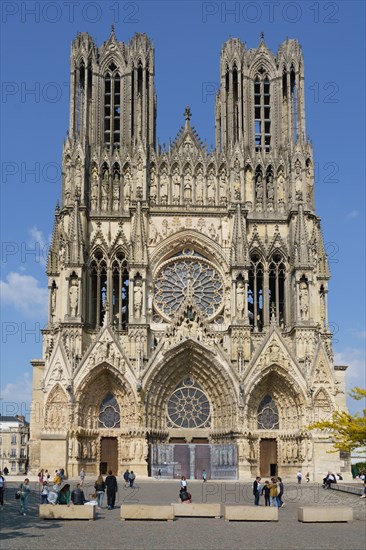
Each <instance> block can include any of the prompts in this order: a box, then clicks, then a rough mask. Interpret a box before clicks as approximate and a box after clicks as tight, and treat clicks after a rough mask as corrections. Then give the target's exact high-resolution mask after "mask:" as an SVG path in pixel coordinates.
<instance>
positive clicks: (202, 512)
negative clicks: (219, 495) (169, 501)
mask: <svg viewBox="0 0 366 550" xmlns="http://www.w3.org/2000/svg"><path fill="white" fill-rule="evenodd" d="M172 506H173V508H174V514H175V516H176V517H183V518H220V517H221V516H222V514H221V504H220V503H217V504H207V503H200V502H197V503H195V502H193V503H192V502H191V503H189V504H181V503H179V504H173V505H172Z"/></svg>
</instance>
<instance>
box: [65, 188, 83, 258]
mask: <svg viewBox="0 0 366 550" xmlns="http://www.w3.org/2000/svg"><path fill="white" fill-rule="evenodd" d="M83 261H84V239H83V228H82V223H81V217H80V210H79V197H75V202H74V208H73V211H72V213H71V218H70V230H69V242H68V262H69V263H70V264H71V265H81V264H82V263H83Z"/></svg>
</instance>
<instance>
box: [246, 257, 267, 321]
mask: <svg viewBox="0 0 366 550" xmlns="http://www.w3.org/2000/svg"><path fill="white" fill-rule="evenodd" d="M263 278H264V270H263V263H262V261H261V258H260V256H259V254H256V253H255V254H253V255H252V256H251V260H250V269H249V286H248V315H249V322H250V324H251V325H252V327H253V329H254V331H256V332H257V331H259V332H261V331H262V328H263Z"/></svg>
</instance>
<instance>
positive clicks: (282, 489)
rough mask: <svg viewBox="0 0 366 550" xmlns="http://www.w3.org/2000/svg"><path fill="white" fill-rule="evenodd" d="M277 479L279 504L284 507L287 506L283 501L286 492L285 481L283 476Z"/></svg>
mask: <svg viewBox="0 0 366 550" xmlns="http://www.w3.org/2000/svg"><path fill="white" fill-rule="evenodd" d="M277 481H278V495H277V505H278V507H279V508H283V507H284V506H285V504H284V503H283V502H282V496H283V492H284V486H283V481H282V478H281V477H278V478H277Z"/></svg>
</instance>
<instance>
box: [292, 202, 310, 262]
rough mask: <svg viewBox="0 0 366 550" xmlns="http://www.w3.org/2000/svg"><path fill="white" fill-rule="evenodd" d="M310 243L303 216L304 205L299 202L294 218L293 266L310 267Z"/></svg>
mask: <svg viewBox="0 0 366 550" xmlns="http://www.w3.org/2000/svg"><path fill="white" fill-rule="evenodd" d="M309 249H310V243H309V237H308V232H307V229H306V222H305V216H304V207H303V205H302V204H299V213H298V215H297V220H296V228H295V237H294V254H295V256H294V265H295V267H303V268H306V269H307V268H309V267H310V253H309Z"/></svg>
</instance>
